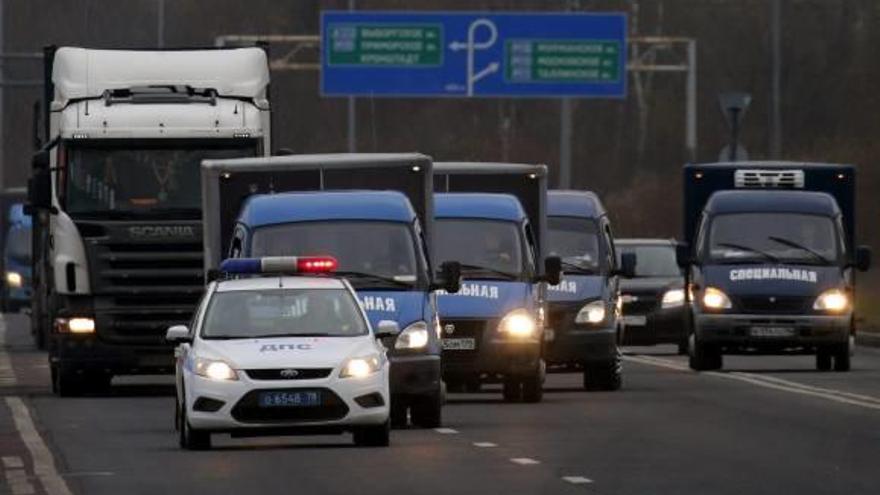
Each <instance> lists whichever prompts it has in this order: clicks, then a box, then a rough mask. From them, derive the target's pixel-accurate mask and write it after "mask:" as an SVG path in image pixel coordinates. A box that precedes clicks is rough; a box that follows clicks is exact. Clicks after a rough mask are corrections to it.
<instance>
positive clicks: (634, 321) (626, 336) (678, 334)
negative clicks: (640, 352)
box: [623, 306, 687, 345]
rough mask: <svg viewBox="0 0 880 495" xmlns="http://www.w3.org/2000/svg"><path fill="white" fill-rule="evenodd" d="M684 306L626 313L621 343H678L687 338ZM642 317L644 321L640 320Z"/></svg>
mask: <svg viewBox="0 0 880 495" xmlns="http://www.w3.org/2000/svg"><path fill="white" fill-rule="evenodd" d="M685 310H686V307H685V306H682V307H679V308H670V309H656V310H653V311H651V312H648V313H642V314H638V313H632V314H630V313H626V308H625V307H624V315H625V317H624V325H625V331H624V333H623V343H624V344H626V345H656V344H678V343H681V342H683V341H684V340H685V339H686V338H687V325H686V323H687V321H686V319H685V315H686V313H685ZM642 318H644V323H642V322H641V321H640V320H641V319H642Z"/></svg>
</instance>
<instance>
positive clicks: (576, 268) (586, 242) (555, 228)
mask: <svg viewBox="0 0 880 495" xmlns="http://www.w3.org/2000/svg"><path fill="white" fill-rule="evenodd" d="M547 232H548V236H547V239H548V243H547V245H548V246H549V248H550V255H551V256H559V257H560V258H562V263H563V270H564V271H566V272H568V273H578V272H581V273H597V272H599V271H600V269H601V268H602V267H601V266H600V263H601V256H599V236H598V234H597V232H598V227H597V226H596V222H595V221H594V220H591V219H588V218H576V217H548V218H547Z"/></svg>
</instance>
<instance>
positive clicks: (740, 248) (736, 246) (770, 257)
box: [715, 242, 779, 263]
mask: <svg viewBox="0 0 880 495" xmlns="http://www.w3.org/2000/svg"><path fill="white" fill-rule="evenodd" d="M715 245H716V246H718V247H726V248H731V249H736V250H738V251H746V252H749V253H755V254H758V255H761V256H763V257H765V258H767V259H768V260H770V261H772V262H773V263H779V258H777V257H776V256H773V255H772V254H770V253H768V252H765V251H761V250H760V249H757V248H753V247H751V246H745V245H743V244H735V243H731V242H719V243H718V244H715Z"/></svg>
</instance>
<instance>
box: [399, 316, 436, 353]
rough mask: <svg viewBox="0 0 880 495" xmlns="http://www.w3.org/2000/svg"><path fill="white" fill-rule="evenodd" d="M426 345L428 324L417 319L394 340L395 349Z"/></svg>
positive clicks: (416, 347) (421, 347) (417, 347)
mask: <svg viewBox="0 0 880 495" xmlns="http://www.w3.org/2000/svg"><path fill="white" fill-rule="evenodd" d="M426 345H428V324H427V323H425V322H424V321H417V322H415V323H412V324H410V325H409V326H407V327H406V328H404V329H403V331H402V332H400V335H398V336H397V340H396V341H395V342H394V348H395V349H423V348H424V347H425V346H426Z"/></svg>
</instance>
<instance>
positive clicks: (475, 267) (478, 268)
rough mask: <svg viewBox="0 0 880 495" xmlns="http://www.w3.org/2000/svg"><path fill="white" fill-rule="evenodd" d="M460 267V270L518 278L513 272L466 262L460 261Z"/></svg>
mask: <svg viewBox="0 0 880 495" xmlns="http://www.w3.org/2000/svg"><path fill="white" fill-rule="evenodd" d="M461 268H462V270H468V271H475V272H485V273H490V274H493V275H498V276H501V277H504V278H506V279H514V280H515V279H517V278H519V275H517V274H515V273H509V272H505V271H502V270H496V269H495V268H489V267H487V266H480V265H469V264H467V263H462V264H461Z"/></svg>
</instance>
